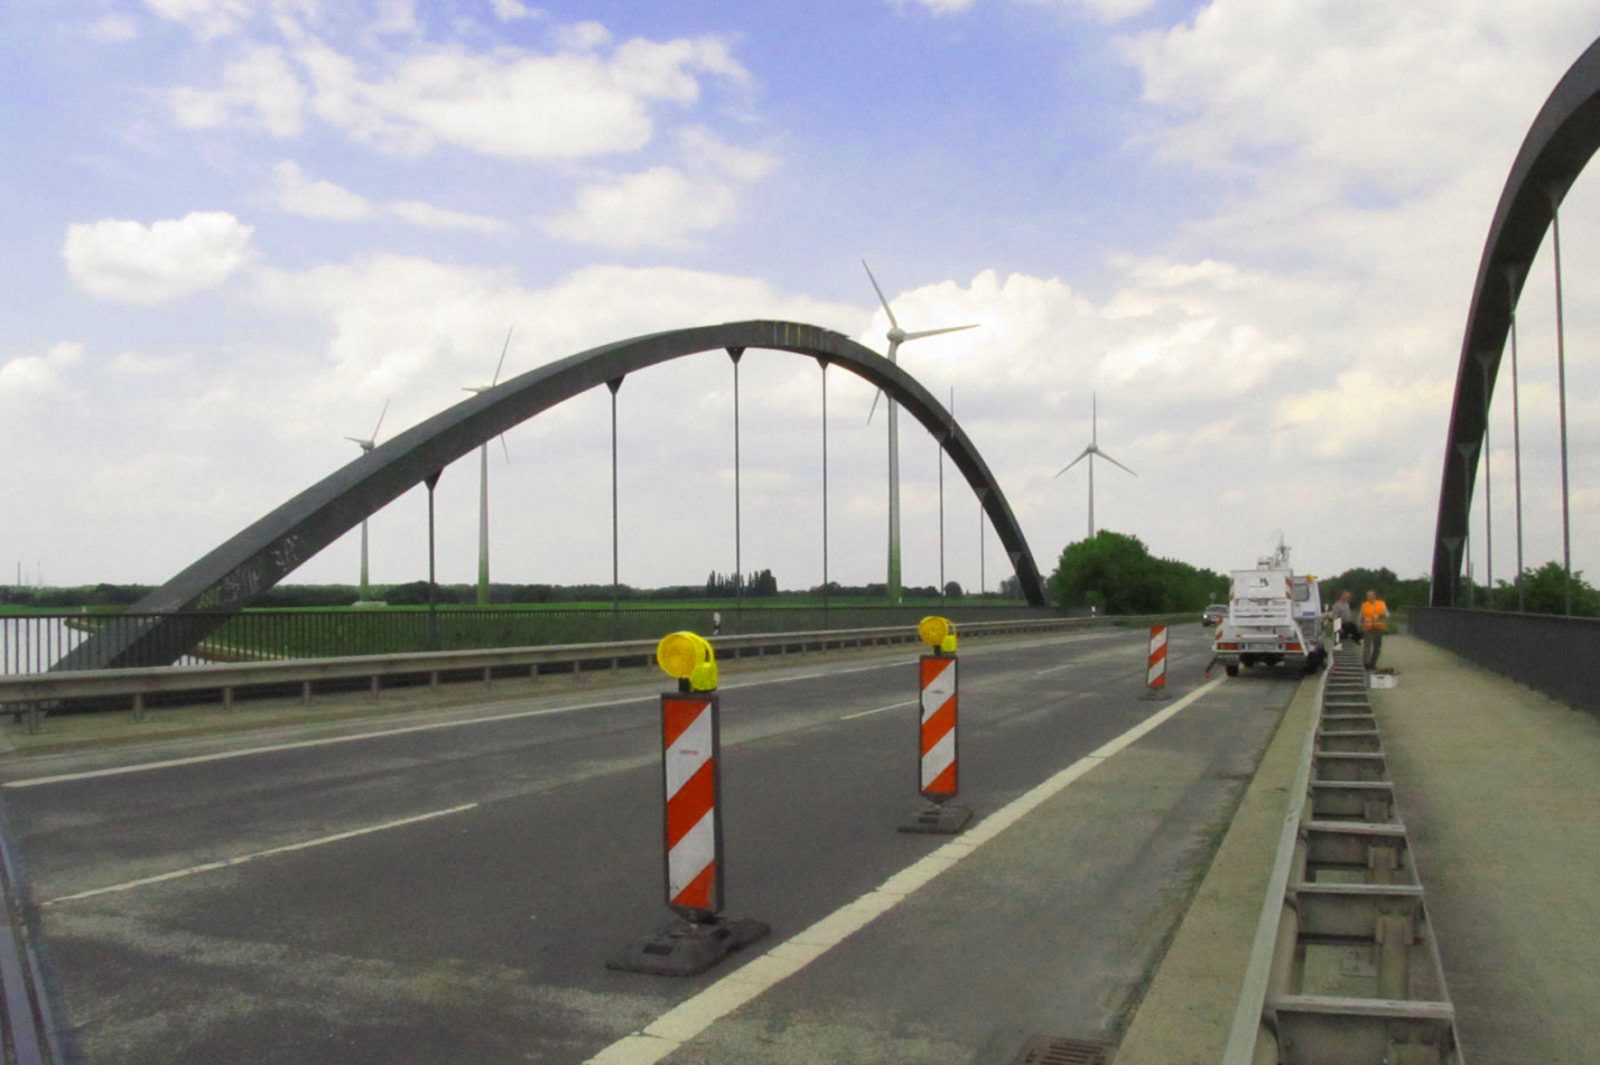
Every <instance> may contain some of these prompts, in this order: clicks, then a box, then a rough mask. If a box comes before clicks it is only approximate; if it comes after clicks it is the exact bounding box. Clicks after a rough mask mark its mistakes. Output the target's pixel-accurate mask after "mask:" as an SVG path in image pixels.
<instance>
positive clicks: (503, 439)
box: [500, 433, 511, 462]
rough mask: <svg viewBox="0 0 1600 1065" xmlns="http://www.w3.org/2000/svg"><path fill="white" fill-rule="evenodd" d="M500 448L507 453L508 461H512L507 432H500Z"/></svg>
mask: <svg viewBox="0 0 1600 1065" xmlns="http://www.w3.org/2000/svg"><path fill="white" fill-rule="evenodd" d="M500 450H501V451H503V452H504V453H505V456H506V461H507V462H510V461H511V449H510V448H508V447H506V434H505V433H501V434H500Z"/></svg>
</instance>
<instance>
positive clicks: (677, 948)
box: [606, 917, 772, 976]
mask: <svg viewBox="0 0 1600 1065" xmlns="http://www.w3.org/2000/svg"><path fill="white" fill-rule="evenodd" d="M771 931H772V926H771V925H769V924H765V923H763V922H761V921H752V920H750V919H749V918H741V919H739V920H736V921H735V920H729V919H728V918H726V917H718V918H716V919H715V920H712V921H707V922H704V923H702V922H699V921H685V920H681V919H680V920H677V921H674V922H673V923H672V924H670V925H668V926H667V927H665V928H663V929H661V930H660V931H658V932H656V933H654V934H653V935H648V936H646V937H644V938H643V939H637V940H634V941H633V942H632V943H629V944H628V945H627V946H626V947H623V948H622V950H620V951H618V952H617V953H616V955H614V956H613V957H612V958H611V959H610V960H609V961H607V962H606V968H607V969H620V970H621V971H622V972H626V973H648V974H649V975H651V976H694V975H695V974H697V973H703V972H705V971H706V970H707V969H709V968H711V967H712V966H713V965H715V964H717V962H719V961H721V960H722V959H723V958H726V957H727V956H728V955H729V954H732V953H733V952H734V951H736V950H743V949H744V948H745V947H748V946H749V945H750V944H752V943H754V942H756V941H757V940H759V939H762V938H764V937H765V936H766V935H767V934H768V933H770V932H771Z"/></svg>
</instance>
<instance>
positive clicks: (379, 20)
mask: <svg viewBox="0 0 1600 1065" xmlns="http://www.w3.org/2000/svg"><path fill="white" fill-rule="evenodd" d="M376 15H377V17H376V18H375V19H374V21H373V24H372V28H373V29H374V30H376V31H377V32H378V33H396V34H415V33H418V32H419V27H418V26H417V0H378V4H377V12H376Z"/></svg>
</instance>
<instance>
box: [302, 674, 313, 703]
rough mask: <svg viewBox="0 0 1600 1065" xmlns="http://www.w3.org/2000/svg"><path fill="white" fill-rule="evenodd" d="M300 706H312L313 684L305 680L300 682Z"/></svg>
mask: <svg viewBox="0 0 1600 1065" xmlns="http://www.w3.org/2000/svg"><path fill="white" fill-rule="evenodd" d="M300 705H301V706H310V705H311V682H310V681H309V680H303V681H301V682H300Z"/></svg>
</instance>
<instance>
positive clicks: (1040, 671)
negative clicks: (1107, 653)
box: [1033, 662, 1082, 677]
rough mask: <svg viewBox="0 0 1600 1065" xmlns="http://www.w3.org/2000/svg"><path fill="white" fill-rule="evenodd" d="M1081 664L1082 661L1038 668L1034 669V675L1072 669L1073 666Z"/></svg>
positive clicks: (1038, 675) (1039, 675) (1040, 675)
mask: <svg viewBox="0 0 1600 1065" xmlns="http://www.w3.org/2000/svg"><path fill="white" fill-rule="evenodd" d="M1081 664H1082V663H1079V662H1068V663H1066V664H1065V665H1060V666H1051V667H1050V668H1049V669H1036V670H1034V671H1033V675H1034V676H1036V677H1042V676H1044V675H1045V674H1046V673H1059V672H1061V671H1062V670H1063V669H1071V668H1072V667H1073V666H1076V665H1081Z"/></svg>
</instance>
